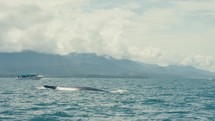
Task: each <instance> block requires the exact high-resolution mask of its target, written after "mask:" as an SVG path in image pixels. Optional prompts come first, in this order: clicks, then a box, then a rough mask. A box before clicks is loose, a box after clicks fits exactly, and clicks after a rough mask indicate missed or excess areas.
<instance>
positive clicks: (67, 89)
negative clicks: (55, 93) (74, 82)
mask: <svg viewBox="0 0 215 121" xmlns="http://www.w3.org/2000/svg"><path fill="white" fill-rule="evenodd" d="M56 90H63V91H79V90H80V89H78V88H65V87H57V88H56Z"/></svg>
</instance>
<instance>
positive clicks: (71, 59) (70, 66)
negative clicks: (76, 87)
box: [0, 51, 215, 79]
mask: <svg viewBox="0 0 215 121" xmlns="http://www.w3.org/2000/svg"><path fill="white" fill-rule="evenodd" d="M23 73H38V74H42V75H44V76H46V77H124V78H195V79H205V78H207V79H208V78H215V73H213V72H209V71H205V70H201V69H196V68H194V67H191V66H178V65H169V66H166V67H162V66H159V65H155V64H146V63H140V62H135V61H132V60H128V59H115V58H112V57H110V56H98V55H96V54H94V53H71V54H68V55H57V54H45V53H38V52H33V51H23V52H13V53H7V52H4V53H3V52H1V53H0V76H1V77H8V76H16V75H18V74H23Z"/></svg>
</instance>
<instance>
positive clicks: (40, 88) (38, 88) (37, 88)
mask: <svg viewBox="0 0 215 121" xmlns="http://www.w3.org/2000/svg"><path fill="white" fill-rule="evenodd" d="M36 88H37V89H46V88H45V87H44V86H42V87H36Z"/></svg>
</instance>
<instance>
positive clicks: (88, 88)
mask: <svg viewBox="0 0 215 121" xmlns="http://www.w3.org/2000/svg"><path fill="white" fill-rule="evenodd" d="M43 87H44V88H46V89H53V90H56V89H63V90H65V89H67V90H73V91H81V90H87V91H99V92H108V91H105V90H102V89H97V88H93V87H72V88H62V87H57V86H50V85H44V86H43Z"/></svg>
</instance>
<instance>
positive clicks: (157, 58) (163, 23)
mask: <svg viewBox="0 0 215 121" xmlns="http://www.w3.org/2000/svg"><path fill="white" fill-rule="evenodd" d="M213 3H214V2H213V1H204V2H202V1H201V2H199V1H196V2H192V1H172V0H171V1H170V0H168V1H167V2H166V3H165V4H164V3H163V1H160V0H149V1H132V2H131V1H129V0H123V1H117V2H115V1H114V0H111V1H105V2H104V1H103V2H101V1H99V0H61V1H51V0H37V1H26V0H17V1H14V2H13V3H11V1H8V0H1V1H0V26H1V28H0V51H7V52H8V51H10V52H12V51H23V50H26V49H28V50H34V51H39V52H45V53H58V54H68V53H71V52H91V53H96V54H99V55H109V56H113V57H115V58H129V59H132V60H137V61H142V62H148V63H157V64H166V63H171V62H176V61H174V59H175V58H171V57H172V56H173V55H175V54H176V55H180V56H183V57H184V56H185V57H187V56H188V55H198V53H203V55H212V56H215V55H214V54H213V52H212V51H209V49H214V47H213V46H212V45H214V44H215V43H214V42H213V41H214V34H213V33H214V30H215V29H214V27H215V24H214V22H213V21H212V20H213V18H214V17H213V16H214V14H213V13H214V12H215V9H214V8H215V7H214V4H213ZM201 4H203V5H201ZM203 16H204V17H203ZM204 46H205V47H204ZM206 46H207V48H206ZM200 48H203V49H200ZM178 60H180V59H178ZM188 60H189V59H188ZM179 62H180V61H178V63H179ZM188 62H189V61H188ZM188 62H184V63H188ZM193 65H195V66H200V65H198V64H193ZM203 66H205V67H206V66H207V65H202V66H201V67H203ZM214 70H215V69H214Z"/></svg>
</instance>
